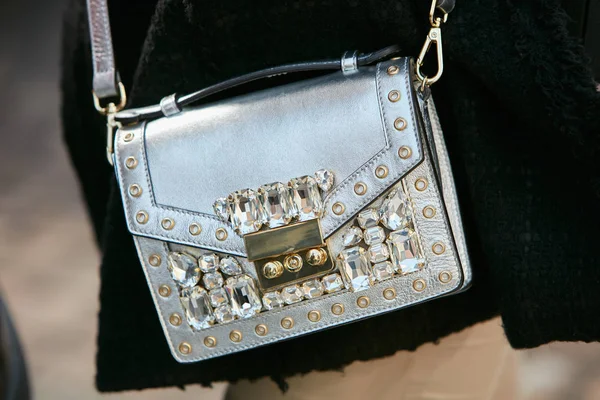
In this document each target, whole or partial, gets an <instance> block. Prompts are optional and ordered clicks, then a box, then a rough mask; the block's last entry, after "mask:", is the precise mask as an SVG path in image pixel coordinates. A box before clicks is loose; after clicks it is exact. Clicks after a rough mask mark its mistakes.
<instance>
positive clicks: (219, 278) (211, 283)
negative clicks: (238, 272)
mask: <svg viewBox="0 0 600 400" xmlns="http://www.w3.org/2000/svg"><path fill="white" fill-rule="evenodd" d="M202 282H203V283H204V287H205V288H206V289H208V290H212V289H216V288H218V287H221V286H223V275H221V274H220V273H218V272H209V273H206V274H204V276H203V277H202Z"/></svg>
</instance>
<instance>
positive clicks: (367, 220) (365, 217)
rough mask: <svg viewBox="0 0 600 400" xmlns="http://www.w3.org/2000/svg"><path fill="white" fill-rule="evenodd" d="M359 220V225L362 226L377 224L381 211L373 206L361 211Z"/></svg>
mask: <svg viewBox="0 0 600 400" xmlns="http://www.w3.org/2000/svg"><path fill="white" fill-rule="evenodd" d="M356 220H357V221H358V225H360V227H361V228H363V229H367V228H372V227H374V226H377V224H378V223H379V213H378V212H377V210H375V209H373V208H367V209H366V210H363V211H361V212H360V213H359V214H358V217H357V218H356Z"/></svg>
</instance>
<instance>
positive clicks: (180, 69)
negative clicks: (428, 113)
mask: <svg viewBox="0 0 600 400" xmlns="http://www.w3.org/2000/svg"><path fill="white" fill-rule="evenodd" d="M109 3H110V10H111V17H112V24H113V37H114V39H115V48H116V58H117V63H118V67H119V70H120V72H121V76H122V79H123V81H124V82H125V84H126V86H127V90H128V92H129V94H130V96H129V97H130V106H142V105H147V104H155V103H157V102H158V100H159V99H160V98H161V97H163V96H165V95H168V94H170V93H173V92H178V93H187V92H190V91H193V90H196V89H199V88H201V87H204V86H206V85H209V84H212V83H215V82H218V81H220V80H223V79H225V78H229V77H232V76H235V75H239V74H242V73H245V72H250V71H253V70H257V69H261V68H264V67H267V66H273V65H277V64H281V63H286V62H292V61H299V60H310V59H318V58H323V57H339V56H340V55H341V54H342V53H343V52H344V51H346V50H351V49H360V50H363V51H370V50H374V49H377V48H380V47H384V46H386V45H390V44H396V43H397V44H400V45H401V46H402V49H403V53H404V54H405V55H416V54H418V51H419V50H420V46H421V45H422V42H423V40H424V38H425V35H426V30H427V27H428V22H427V9H428V6H429V1H425V0H395V1H388V2H384V1H382V0H370V1H358V0H346V1H332V0H312V1H300V0H280V1H276V2H274V1H262V0H255V1H252V2H242V1H218V2H217V1H206V0H160V1H159V2H158V5H156V7H155V5H154V4H151V3H152V2H149V1H147V0H140V1H138V2H137V3H139V4H135V3H136V2H123V3H118V2H116V1H113V2H109ZM457 3H458V4H457V6H456V10H455V11H454V12H453V13H452V14H451V15H450V19H449V21H448V24H447V25H445V26H444V27H443V35H444V50H445V57H446V71H445V73H444V76H443V78H442V81H441V82H439V83H438V84H436V85H435V86H434V87H433V95H434V97H435V99H436V103H437V107H438V111H439V113H440V117H441V121H442V125H443V127H444V130H445V135H446V140H447V142H448V147H449V151H450V156H451V161H452V165H453V169H454V174H455V177H456V180H457V185H458V190H459V197H460V202H461V206H462V210H463V217H464V221H465V224H466V234H467V238H468V245H469V248H470V253H471V258H472V263H473V267H474V284H473V287H472V288H471V289H470V290H469V291H467V292H466V293H464V294H460V295H457V296H452V297H448V298H444V299H440V300H436V301H433V302H430V303H427V304H423V305H418V306H416V307H412V308H409V309H406V310H401V311H396V312H393V313H390V314H387V315H383V316H380V317H376V318H371V319H368V320H365V321H362V322H356V323H353V324H350V325H346V326H342V327H338V328H335V329H331V330H328V331H325V332H321V333H317V334H312V335H309V336H306V337H302V338H298V339H294V340H291V341H287V342H283V343H278V344H274V345H270V346H267V347H264V348H259V349H255V350H251V351H246V352H242V353H239V354H235V355H231V356H226V357H221V358H217V359H212V360H208V361H203V362H200V363H195V364H178V363H177V362H176V361H175V360H174V359H173V358H172V356H171V355H170V353H169V350H168V348H167V344H166V341H165V338H164V336H163V333H162V330H161V327H160V324H159V321H158V317H157V315H156V313H155V311H154V306H153V303H152V300H151V297H150V293H149V290H148V287H147V284H146V281H145V278H144V275H143V273H142V269H141V267H140V265H139V262H138V260H137V256H136V253H135V250H134V246H133V242H132V240H131V238H130V235H129V234H128V232H127V228H126V225H125V221H124V216H123V209H122V206H121V201H120V199H119V193H118V190H117V188H116V184H115V180H114V177H113V172H112V171H111V169H110V167H109V166H108V164H107V163H106V160H105V156H104V144H105V143H104V140H105V138H104V134H105V127H104V121H103V119H102V118H101V117H100V116H98V115H96V113H95V110H94V109H93V105H92V97H91V94H90V91H91V64H90V54H89V49H88V47H89V41H88V39H87V34H88V32H87V23H86V21H85V13H84V1H82V0H73V1H72V5H71V7H70V8H69V10H68V11H67V15H66V18H65V21H66V23H65V32H64V59H63V67H64V69H63V120H64V131H65V138H66V142H67V145H68V146H69V150H70V152H71V155H72V159H73V163H74V166H75V168H76V169H77V172H78V174H79V178H80V180H81V184H82V188H83V193H84V195H85V199H86V201H87V204H88V206H89V211H90V214H91V217H92V221H93V223H94V226H95V231H96V234H97V238H98V242H99V245H100V247H101V249H102V254H103V257H102V266H101V269H100V273H101V277H102V287H101V293H100V300H101V310H100V333H99V337H98V347H99V350H98V358H97V363H98V375H97V385H98V387H99V389H100V390H105V391H114V390H124V389H132V388H144V387H158V386H167V385H178V386H181V385H185V384H189V383H202V384H210V383H211V382H213V381H217V380H236V379H240V378H257V377H262V376H272V377H274V378H275V379H277V380H279V381H280V382H281V381H282V380H283V379H284V378H285V377H286V376H290V375H292V374H296V373H303V372H308V371H312V370H326V369H337V368H340V367H343V366H344V365H347V364H348V363H350V362H352V361H354V360H367V359H372V358H375V357H382V356H386V355H390V354H393V353H394V352H396V351H398V350H414V349H415V348H417V347H418V346H419V345H421V344H423V343H425V342H430V341H436V340H438V339H439V338H441V337H443V336H445V335H448V334H450V333H452V332H456V331H458V330H461V329H463V328H465V327H467V326H470V325H472V324H474V323H476V322H479V321H482V320H485V319H488V318H491V317H493V316H495V315H498V314H500V315H501V316H502V319H503V323H504V329H505V331H506V335H507V337H508V340H509V341H510V343H511V344H512V346H513V347H515V348H527V347H535V346H538V345H540V344H543V343H547V342H549V341H553V340H568V341H576V340H581V341H595V340H598V339H599V338H600V324H599V323H598V322H597V320H598V315H600V294H599V289H600V263H599V256H598V254H599V251H598V248H599V247H600V245H599V243H598V241H599V240H600V235H599V230H600V229H599V227H600V201H599V194H600V181H599V177H600V175H599V170H600V168H599V165H600V160H598V159H597V158H596V157H597V153H598V150H599V149H600V146H599V142H600V130H599V128H600V94H599V93H598V92H597V91H596V84H595V83H594V81H593V79H592V75H591V73H590V71H589V69H588V60H587V59H586V58H585V56H584V55H583V51H582V48H581V47H580V46H579V44H578V42H577V40H575V39H573V38H570V37H569V36H568V34H567V31H566V28H565V21H566V18H565V15H564V14H563V13H562V12H561V10H560V8H559V6H558V1H556V0H529V1H517V0H482V1H477V2H474V1H463V0H458V2H457ZM90 318H92V316H90ZM83 322H84V321H74V323H83Z"/></svg>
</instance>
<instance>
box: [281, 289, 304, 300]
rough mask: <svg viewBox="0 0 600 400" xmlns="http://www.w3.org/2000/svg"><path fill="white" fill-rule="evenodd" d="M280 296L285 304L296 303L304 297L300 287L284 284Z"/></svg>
mask: <svg viewBox="0 0 600 400" xmlns="http://www.w3.org/2000/svg"><path fill="white" fill-rule="evenodd" d="M281 297H282V298H283V301H284V302H285V304H294V303H298V302H299V301H301V300H302V298H303V297H304V294H303V293H302V289H300V287H299V286H298V285H292V286H286V287H284V288H283V289H281Z"/></svg>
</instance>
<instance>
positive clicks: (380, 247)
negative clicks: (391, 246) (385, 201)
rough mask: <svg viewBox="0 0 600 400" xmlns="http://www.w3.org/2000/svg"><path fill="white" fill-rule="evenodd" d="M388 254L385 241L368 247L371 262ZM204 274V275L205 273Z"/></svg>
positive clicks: (384, 257) (381, 260)
mask: <svg viewBox="0 0 600 400" xmlns="http://www.w3.org/2000/svg"><path fill="white" fill-rule="evenodd" d="M389 256H390V251H389V250H388V247H387V246H386V245H385V243H377V244H374V245H373V246H371V247H369V259H370V260H371V262H372V263H373V264H377V263H380V262H383V261H385V260H387V259H388V258H389ZM205 276H206V275H205Z"/></svg>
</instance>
